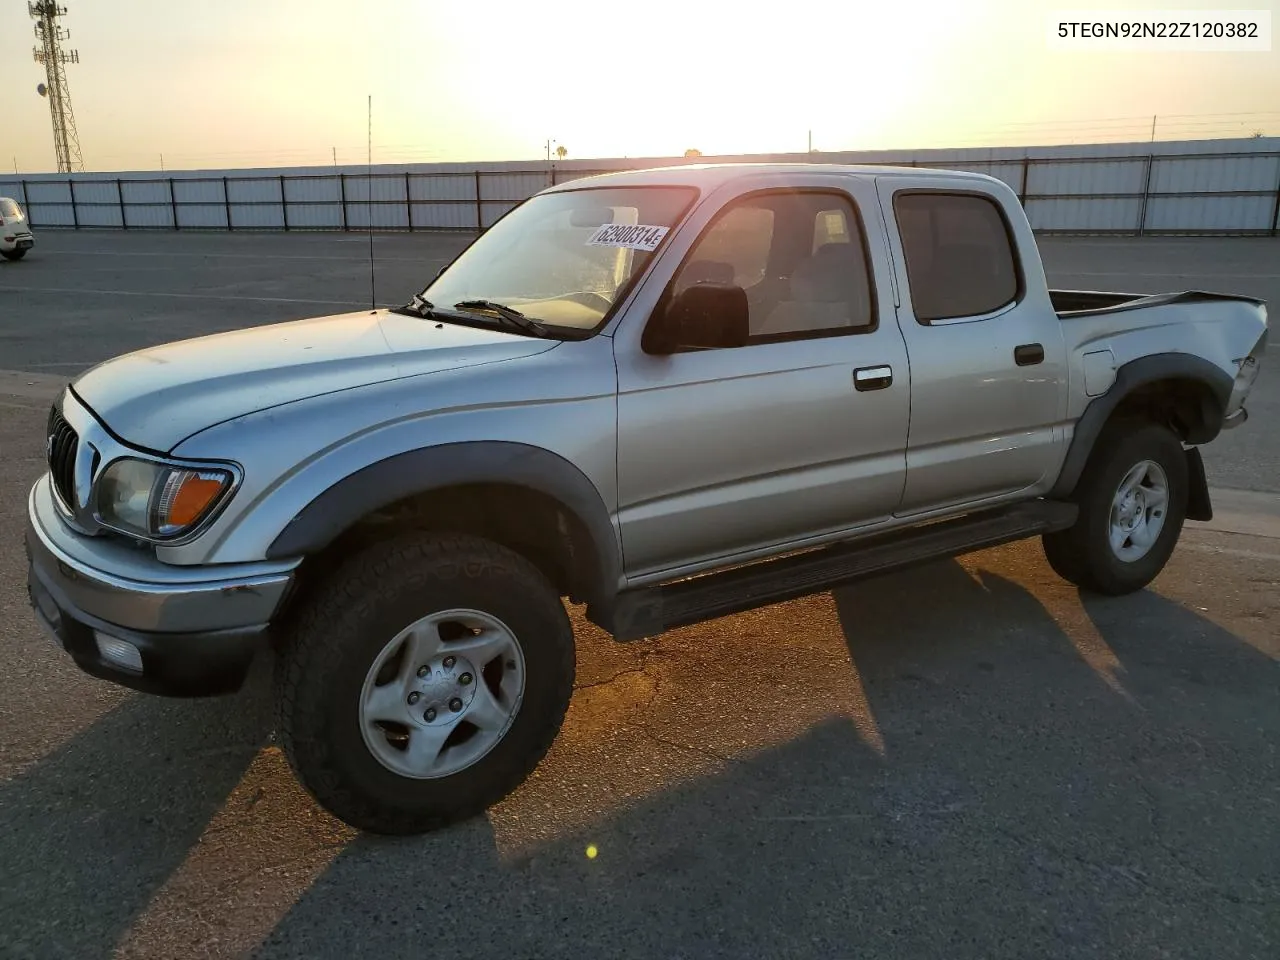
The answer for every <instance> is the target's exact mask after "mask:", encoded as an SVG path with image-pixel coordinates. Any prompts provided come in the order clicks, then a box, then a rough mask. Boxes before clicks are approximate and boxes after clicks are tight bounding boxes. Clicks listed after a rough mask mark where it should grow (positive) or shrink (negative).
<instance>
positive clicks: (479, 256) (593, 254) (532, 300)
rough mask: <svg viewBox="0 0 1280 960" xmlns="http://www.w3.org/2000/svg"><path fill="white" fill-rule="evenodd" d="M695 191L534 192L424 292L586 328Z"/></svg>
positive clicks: (438, 301)
mask: <svg viewBox="0 0 1280 960" xmlns="http://www.w3.org/2000/svg"><path fill="white" fill-rule="evenodd" d="M695 196H696V193H695V191H694V190H692V189H688V188H683V187H612V188H595V189H591V188H588V189H583V190H569V191H564V192H558V193H545V194H539V195H538V196H535V197H533V198H532V199H530V200H528V201H527V202H525V203H524V204H522V205H521V206H520V207H518V208H517V209H516V210H514V211H513V212H512V213H510V214H508V215H507V216H506V217H503V218H502V219H501V220H500V221H498V223H496V224H494V226H493V227H492V228H491V229H490V230H489V231H488V232H487V233H485V234H484V235H483V236H481V237H480V238H479V239H478V240H477V241H476V242H475V243H473V244H472V245H471V246H470V247H468V248H467V250H466V252H464V253H463V254H462V256H460V257H459V258H458V259H457V260H456V261H454V263H453V264H452V265H451V266H450V267H449V269H448V270H446V271H445V272H444V273H442V274H441V275H440V276H439V277H437V278H436V280H435V281H434V282H433V283H432V284H431V286H429V287H428V288H427V289H426V290H424V291H423V296H424V297H425V298H426V299H427V300H429V301H430V302H431V303H433V304H435V305H436V306H437V307H439V308H441V309H444V310H448V309H450V308H452V307H453V306H454V305H455V304H457V303H465V302H468V301H476V300H487V301H490V302H493V303H500V304H502V305H503V306H507V307H513V308H515V309H516V310H519V311H520V312H521V313H523V314H525V315H526V316H528V317H530V318H531V319H534V320H540V321H542V322H543V323H547V324H554V325H556V326H562V327H572V328H576V329H580V330H590V329H591V328H593V327H595V326H597V325H598V324H599V323H600V321H601V320H602V319H604V316H605V314H607V313H608V312H609V310H610V308H612V307H613V305H614V303H616V302H617V300H618V299H619V297H621V295H622V294H623V292H624V291H625V290H626V289H627V287H628V286H629V285H630V283H631V281H632V279H633V278H635V277H637V276H639V274H640V273H641V271H643V270H644V268H645V267H646V266H647V265H648V263H649V260H650V258H651V257H652V256H653V253H654V251H655V250H656V249H657V247H658V246H659V245H660V244H661V243H662V241H663V239H664V238H665V237H666V234H667V232H668V231H669V230H671V229H672V228H674V227H675V225H676V224H677V223H678V222H679V221H680V219H681V217H682V216H683V215H684V213H685V211H686V210H687V209H688V208H689V206H690V204H692V202H693V200H694V198H695Z"/></svg>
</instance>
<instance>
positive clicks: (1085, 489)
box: [1043, 421, 1188, 595]
mask: <svg viewBox="0 0 1280 960" xmlns="http://www.w3.org/2000/svg"><path fill="white" fill-rule="evenodd" d="M1187 487H1188V480H1187V460H1186V454H1185V453H1184V451H1183V449H1182V442H1181V441H1180V440H1179V439H1178V437H1177V435H1175V434H1174V433H1173V431H1172V430H1170V429H1169V428H1168V427H1164V426H1161V425H1159V424H1154V423H1148V422H1142V421H1138V422H1125V423H1119V424H1116V425H1114V426H1111V427H1108V428H1107V429H1106V430H1105V431H1104V432H1103V434H1102V436H1100V437H1099V438H1098V442H1097V445H1096V446H1095V447H1094V451H1093V454H1092V455H1091V456H1090V458H1089V462H1088V464H1087V465H1086V466H1085V469H1084V472H1083V473H1082V474H1081V475H1080V481H1079V483H1077V485H1076V490H1075V493H1074V495H1073V498H1072V499H1074V500H1075V502H1076V503H1077V504H1078V505H1079V507H1080V515H1079V518H1078V519H1077V520H1076V523H1075V525H1074V526H1072V527H1071V528H1070V529H1068V530H1063V531H1060V532H1058V533H1051V534H1047V535H1046V536H1045V537H1044V538H1043V541H1044V552H1045V556H1046V557H1047V558H1048V560H1049V565H1050V566H1051V567H1053V569H1054V571H1055V572H1056V573H1057V574H1058V575H1059V576H1061V577H1063V578H1064V579H1066V580H1069V581H1071V582H1072V583H1074V584H1076V585H1077V586H1079V587H1081V588H1083V589H1086V590H1092V591H1095V592H1098V593H1105V594H1112V595H1118V594H1125V593H1132V592H1134V591H1135V590H1141V589H1142V588H1143V587H1145V586H1146V585H1147V584H1149V583H1150V582H1151V581H1152V580H1154V579H1155V578H1156V576H1157V575H1158V574H1159V573H1160V571H1161V570H1163V569H1164V566H1165V564H1166V563H1167V562H1168V560H1169V557H1170V556H1171V555H1172V553H1173V548H1174V546H1176V544H1177V542H1178V535H1179V534H1180V533H1181V531H1182V523H1183V520H1184V519H1185V517H1186V512H1187Z"/></svg>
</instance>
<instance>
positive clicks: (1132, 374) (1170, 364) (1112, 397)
mask: <svg viewBox="0 0 1280 960" xmlns="http://www.w3.org/2000/svg"><path fill="white" fill-rule="evenodd" d="M1158 380H1193V381H1195V382H1197V383H1201V384H1203V385H1204V386H1205V387H1207V388H1208V389H1209V391H1210V393H1211V394H1212V396H1213V398H1214V399H1215V400H1216V401H1217V409H1216V410H1214V411H1211V412H1210V413H1211V415H1210V416H1209V417H1208V418H1207V422H1208V423H1209V424H1210V429H1209V431H1208V432H1207V434H1205V435H1202V436H1198V437H1197V438H1195V441H1194V442H1196V443H1208V442H1209V441H1210V440H1212V439H1213V438H1214V437H1216V436H1217V435H1218V432H1219V431H1220V430H1221V429H1222V417H1223V414H1224V413H1225V411H1226V409H1227V400H1228V399H1229V398H1230V396H1231V386H1232V383H1233V381H1232V378H1231V377H1230V376H1229V375H1228V374H1227V373H1226V372H1224V371H1223V370H1222V369H1221V368H1220V367H1217V366H1215V365H1214V364H1212V363H1210V362H1209V361H1208V360H1205V359H1204V358H1203V357H1197V356H1196V355H1195V354H1191V353H1153V354H1151V355H1149V356H1146V357H1139V358H1137V359H1136V360H1130V361H1129V362H1128V363H1126V364H1123V365H1122V366H1121V367H1120V368H1119V369H1118V370H1117V371H1116V379H1115V382H1114V383H1113V384H1112V385H1111V388H1110V389H1109V390H1108V391H1107V392H1106V393H1104V394H1102V396H1100V397H1095V398H1094V399H1093V400H1092V401H1090V403H1089V405H1088V406H1087V407H1085V410H1084V413H1083V414H1081V416H1080V419H1079V420H1077V421H1076V429H1075V433H1074V435H1073V436H1072V438H1071V446H1070V447H1069V448H1068V449H1067V456H1066V459H1065V460H1064V461H1063V463H1062V470H1061V472H1059V474H1058V481H1057V483H1055V484H1054V486H1053V489H1052V490H1051V491H1050V493H1049V496H1050V497H1055V498H1059V497H1067V496H1070V495H1071V493H1072V492H1073V491H1074V490H1075V486H1076V483H1077V482H1078V481H1079V480H1080V474H1081V473H1083V472H1084V467H1085V464H1086V463H1087V462H1088V461H1089V454H1091V453H1092V452H1093V446H1094V444H1095V443H1096V442H1097V439H1098V435H1099V434H1101V433H1102V428H1103V427H1105V426H1106V424H1107V421H1108V420H1109V419H1110V418H1111V414H1112V413H1114V412H1115V409H1116V407H1118V406H1119V405H1120V403H1121V401H1123V400H1124V399H1125V398H1126V397H1127V396H1129V395H1130V394H1131V393H1133V391H1134V390H1136V389H1138V388H1139V387H1142V386H1145V385H1146V384H1148V383H1155V382H1156V381H1158Z"/></svg>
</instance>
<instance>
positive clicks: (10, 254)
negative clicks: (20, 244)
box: [0, 247, 27, 260]
mask: <svg viewBox="0 0 1280 960" xmlns="http://www.w3.org/2000/svg"><path fill="white" fill-rule="evenodd" d="M26 255H27V251H26V248H25V247H24V248H23V249H21V250H0V257H4V258H5V259H6V260H21V259H22V258H23V257H25V256H26Z"/></svg>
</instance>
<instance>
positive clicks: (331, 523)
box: [267, 440, 622, 603]
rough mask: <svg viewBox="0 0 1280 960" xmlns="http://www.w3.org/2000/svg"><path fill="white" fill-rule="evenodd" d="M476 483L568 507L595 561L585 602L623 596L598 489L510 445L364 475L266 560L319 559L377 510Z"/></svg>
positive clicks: (457, 448) (387, 466)
mask: <svg viewBox="0 0 1280 960" xmlns="http://www.w3.org/2000/svg"><path fill="white" fill-rule="evenodd" d="M472 483H504V484H510V485H514V486H520V487H525V488H527V489H530V490H533V491H536V492H538V493H541V494H545V495H546V496H549V497H551V498H553V499H554V500H556V501H558V502H559V503H561V504H563V505H564V506H565V508H566V509H567V510H570V511H572V513H573V514H574V516H575V517H576V518H577V520H578V521H580V522H581V524H582V527H583V529H585V530H586V532H587V535H588V537H589V538H590V540H591V543H590V545H589V546H590V547H591V550H592V552H593V553H594V556H592V557H589V558H588V557H584V558H582V559H583V561H584V569H583V571H582V572H583V574H584V575H585V576H586V578H587V581H588V582H587V584H586V588H587V599H588V600H589V601H591V602H597V603H600V602H606V603H607V602H608V601H609V600H610V599H611V598H612V596H613V595H614V594H615V593H616V592H617V585H618V583H619V582H620V579H621V574H622V550H621V546H620V544H619V542H618V537H617V534H616V533H615V531H614V527H613V522H612V520H611V519H610V515H609V510H608V508H607V507H606V506H605V503H604V500H603V499H601V496H600V492H599V491H598V490H597V489H596V487H595V484H593V483H592V482H591V481H590V480H589V479H587V477H586V475H585V474H584V473H583V472H582V471H581V470H579V469H578V468H577V467H576V466H574V465H573V464H572V463H570V462H569V461H568V460H566V459H564V458H563V457H561V456H559V455H558V454H555V453H552V452H550V451H549V450H545V449H543V448H541V447H535V446H531V445H528V444H523V443H513V442H510V441H499V440H481V441H464V442H459V443H445V444H441V445H439V446H435V447H425V448H422V449H420V450H410V451H407V452H405V453H400V454H396V455H395V456H391V457H387V458H386V459H385V460H379V461H377V462H376V463H371V464H369V465H368V466H365V467H362V468H361V469H359V470H357V471H355V472H354V473H351V474H349V475H347V476H346V477H344V478H343V479H341V480H339V481H338V482H337V483H335V484H334V485H333V486H331V487H329V489H327V490H325V491H324V492H323V493H321V494H320V495H319V496H318V497H316V498H315V499H314V500H312V501H311V502H310V503H309V504H307V505H306V506H305V507H303V508H302V510H300V511H299V512H298V513H297V514H296V515H295V516H294V518H293V519H292V520H290V521H289V523H288V524H287V525H286V526H285V528H284V529H283V530H281V531H280V533H279V535H277V536H276V538H275V540H274V541H272V543H271V546H270V547H268V548H267V558H268V559H273V560H274V559H280V558H286V557H299V556H302V557H305V556H308V555H311V554H314V553H316V552H318V551H320V550H322V549H324V547H326V546H328V545H329V544H330V543H332V542H333V541H334V540H335V539H336V538H337V537H338V536H339V535H340V534H341V533H343V532H344V531H346V530H348V529H350V528H351V527H352V526H353V525H354V524H356V523H357V522H358V521H359V520H360V519H362V518H363V517H366V516H368V515H369V514H370V513H372V512H374V511H376V510H380V509H382V508H384V507H388V506H391V505H392V504H393V503H396V502H398V501H401V500H404V499H406V498H408V497H413V496H418V495H421V494H424V493H430V492H431V491H432V490H443V489H445V488H447V487H456V486H461V485H465V484H472ZM587 566H589V567H590V569H586V567H587Z"/></svg>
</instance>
